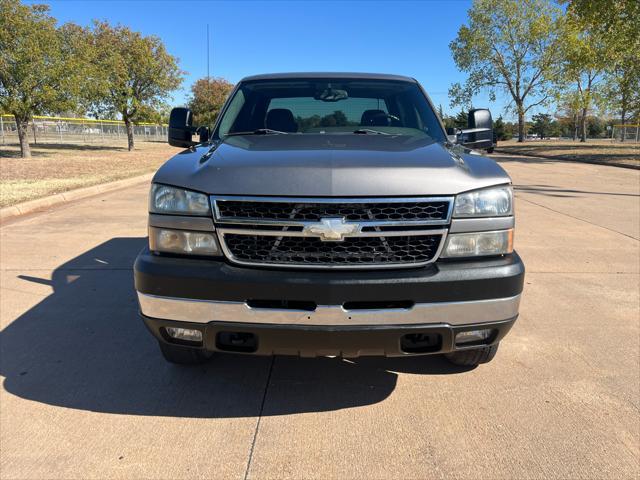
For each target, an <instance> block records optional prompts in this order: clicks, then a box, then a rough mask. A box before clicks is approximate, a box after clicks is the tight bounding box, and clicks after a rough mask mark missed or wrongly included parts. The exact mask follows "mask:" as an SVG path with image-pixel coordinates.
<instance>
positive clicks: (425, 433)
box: [0, 157, 640, 479]
mask: <svg viewBox="0 0 640 480" xmlns="http://www.w3.org/2000/svg"><path fill="white" fill-rule="evenodd" d="M497 158H498V159H499V160H500V161H501V162H503V165H504V166H505V167H506V169H507V170H508V171H509V172H510V173H511V175H512V176H513V179H514V183H515V184H516V189H517V205H516V207H517V213H518V223H517V230H516V247H517V249H518V251H519V252H520V254H521V255H522V257H523V259H524V261H525V263H526V265H527V277H526V286H525V293H524V299H523V304H522V309H521V316H520V319H519V321H518V322H517V323H516V325H515V327H514V329H513V330H512V332H511V333H510V335H509V336H507V338H506V339H505V341H504V342H503V343H502V345H501V347H500V351H499V352H498V355H497V356H496V358H495V360H494V361H493V362H492V363H490V364H488V365H484V366H480V367H478V368H476V369H473V370H465V369H461V368H454V367H452V366H450V365H449V364H448V363H446V362H445V361H443V360H442V359H440V358H438V357H422V358H407V359H394V360H391V359H376V358H362V359H356V360H353V361H346V360H339V359H329V358H320V359H298V358H287V357H276V358H253V357H234V356H220V357H218V358H217V359H216V360H215V361H213V362H212V363H210V364H208V365H206V366H202V367H195V368H181V367H177V366H172V365H169V364H167V363H165V362H164V360H163V359H162V357H161V356H160V353H159V351H158V349H157V346H156V344H155V341H154V340H153V339H152V337H151V336H150V335H149V334H148V333H147V332H146V331H145V329H144V327H143V325H142V323H141V321H139V320H138V318H137V317H136V299H135V297H134V292H133V283H132V273H131V265H132V261H133V259H134V257H135V255H136V253H137V252H138V250H139V249H141V248H142V246H143V245H144V243H145V238H144V237H145V222H146V218H145V217H146V195H147V186H144V185H140V186H139V187H134V188H129V189H127V190H122V191H119V192H114V193H111V194H107V195H104V196H102V197H97V198H91V199H88V200H85V201H81V202H78V203H75V204H70V205H67V206H65V207H61V208H59V209H56V210H52V211H50V212H46V213H42V214H38V215H34V216H31V217H29V218H23V219H21V220H19V221H15V222H13V223H10V224H7V225H5V226H3V227H2V231H1V244H0V249H1V250H0V258H1V260H2V271H1V291H0V296H1V304H0V307H1V322H2V323H1V327H2V331H1V333H0V342H1V343H0V353H1V358H0V375H1V376H2V389H0V408H1V411H0V430H1V432H0V441H1V443H0V450H1V454H0V455H1V463H0V468H1V469H0V477H2V478H3V479H9V478H108V477H109V478H116V477H118V478H187V477H202V478H240V479H241V478H275V477H287V478H317V479H326V478H451V477H456V478H474V479H475V478H487V479H495V478H542V477H552V478H615V479H621V478H638V476H639V475H640V466H639V465H640V414H639V404H640V363H639V362H640V330H639V323H640V320H639V309H640V305H639V301H640V300H639V299H640V291H639V288H640V285H639V269H640V265H639V263H640V258H639V241H638V239H639V238H640V231H639V230H640V220H639V219H640V172H638V171H633V170H625V169H618V168H614V167H605V166H596V165H583V164H575V163H557V162H547V161H545V160H540V159H531V158H526V157H517V158H515V157H514V158H509V157H497Z"/></svg>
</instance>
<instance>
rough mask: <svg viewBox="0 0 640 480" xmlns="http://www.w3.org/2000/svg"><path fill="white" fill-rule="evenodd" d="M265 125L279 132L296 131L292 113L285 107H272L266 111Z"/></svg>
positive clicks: (296, 126) (296, 125) (296, 127)
mask: <svg viewBox="0 0 640 480" xmlns="http://www.w3.org/2000/svg"><path fill="white" fill-rule="evenodd" d="M265 126H266V127H267V128H270V129H272V130H279V131H281V132H297V131H298V124H297V123H296V121H295V120H294V119H293V113H291V110H289V109H286V108H274V109H273V110H269V112H267V119H266V121H265Z"/></svg>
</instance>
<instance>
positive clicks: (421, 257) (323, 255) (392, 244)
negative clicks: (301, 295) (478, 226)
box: [224, 234, 442, 265]
mask: <svg viewBox="0 0 640 480" xmlns="http://www.w3.org/2000/svg"><path fill="white" fill-rule="evenodd" d="M224 238H225V241H226V244H227V248H228V249H229V250H230V252H231V254H232V255H233V256H234V257H235V259H236V260H240V261H243V262H251V263H266V264H274V263H277V264H293V265H368V264H371V265H384V264H403V263H409V264H411V263H421V262H427V261H429V260H431V259H432V258H433V257H434V255H435V254H436V251H437V250H438V245H439V244H440V240H441V238H442V235H420V236H398V237H357V238H355V237H351V238H346V239H345V240H344V241H342V242H323V241H322V240H320V239H319V238H314V237H276V236H269V235H239V234H226V235H225V237H224Z"/></svg>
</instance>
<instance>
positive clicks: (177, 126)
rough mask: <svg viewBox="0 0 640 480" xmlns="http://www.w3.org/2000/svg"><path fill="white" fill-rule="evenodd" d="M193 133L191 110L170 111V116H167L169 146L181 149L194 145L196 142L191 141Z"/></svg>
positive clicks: (177, 109) (180, 108)
mask: <svg viewBox="0 0 640 480" xmlns="http://www.w3.org/2000/svg"><path fill="white" fill-rule="evenodd" d="M195 131H196V129H195V128H194V127H193V114H192V113H191V110H189V109H188V108H183V107H178V108H174V109H172V110H171V115H169V145H171V146H172V147H181V148H188V147H191V146H193V145H196V144H197V142H194V141H192V140H191V137H192V135H193V134H194V133H195Z"/></svg>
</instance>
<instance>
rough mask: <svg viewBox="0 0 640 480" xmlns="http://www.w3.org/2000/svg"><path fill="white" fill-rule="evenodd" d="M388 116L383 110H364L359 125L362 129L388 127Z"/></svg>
mask: <svg viewBox="0 0 640 480" xmlns="http://www.w3.org/2000/svg"><path fill="white" fill-rule="evenodd" d="M390 123H391V122H390V120H389V116H388V115H387V112H385V111H383V110H365V111H364V112H362V117H360V125H361V126H363V127H388V126H389V125H390Z"/></svg>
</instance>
